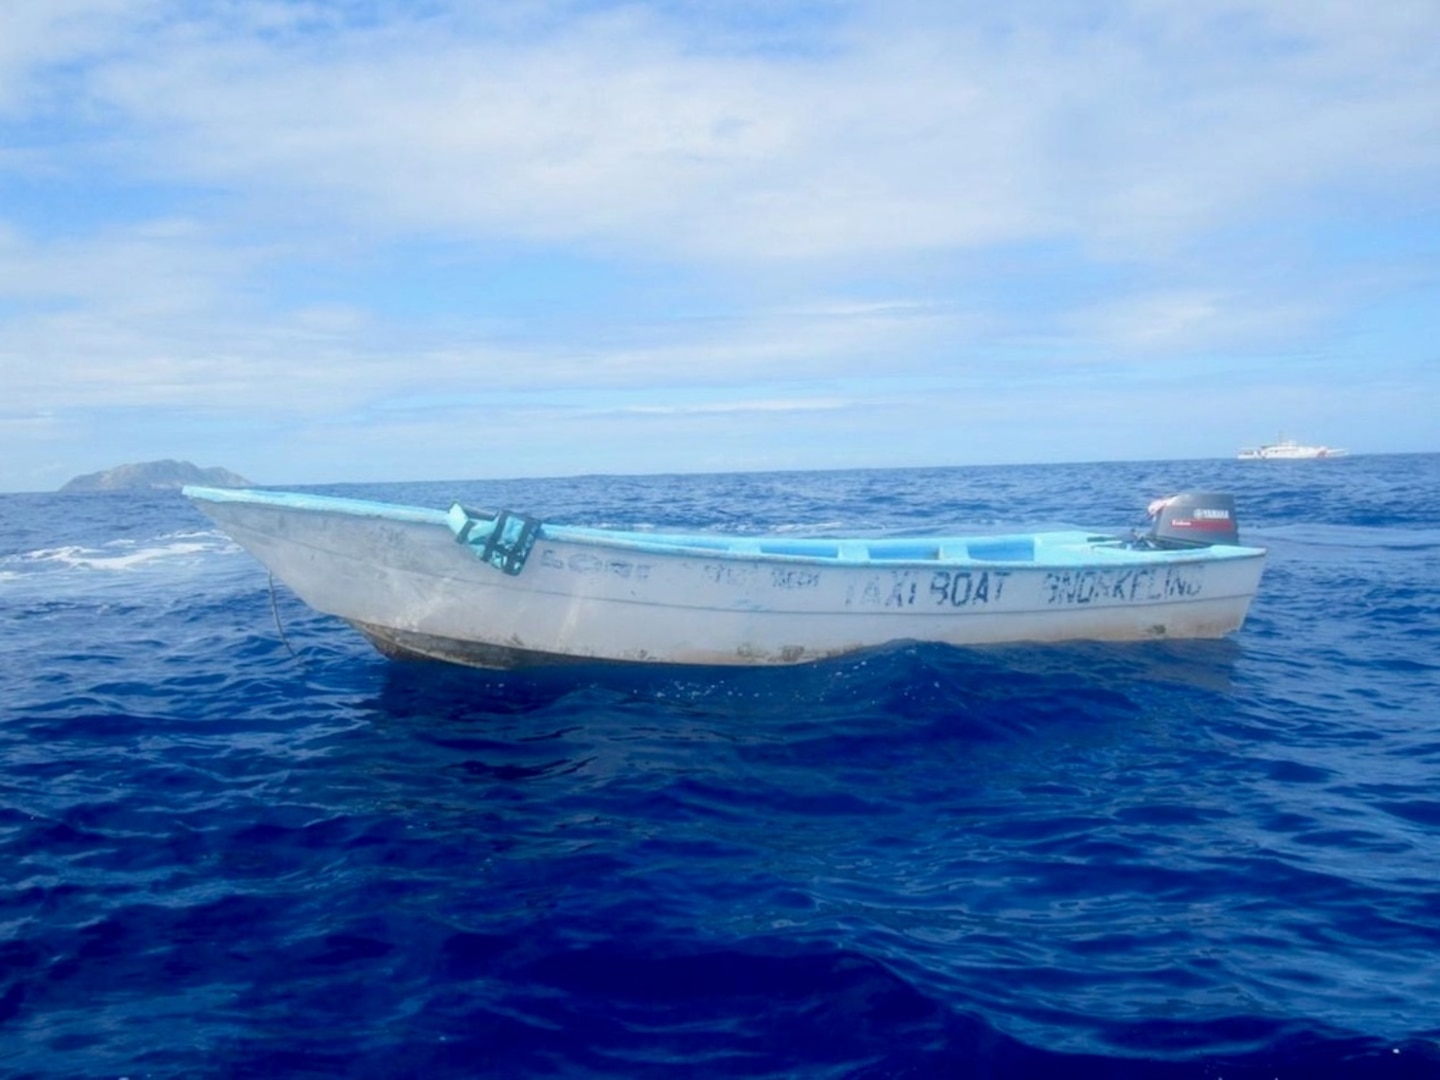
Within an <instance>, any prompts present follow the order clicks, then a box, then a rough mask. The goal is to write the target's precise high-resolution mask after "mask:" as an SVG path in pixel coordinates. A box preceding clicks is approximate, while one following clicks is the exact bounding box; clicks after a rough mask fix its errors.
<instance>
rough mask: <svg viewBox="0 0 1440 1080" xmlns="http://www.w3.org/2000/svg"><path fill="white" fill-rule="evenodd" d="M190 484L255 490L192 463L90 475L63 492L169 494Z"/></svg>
mask: <svg viewBox="0 0 1440 1080" xmlns="http://www.w3.org/2000/svg"><path fill="white" fill-rule="evenodd" d="M186 484H203V485H204V486H206V487H251V486H252V485H251V483H250V481H249V480H246V479H245V478H244V477H243V476H240V475H238V474H236V473H233V472H231V471H230V470H229V469H221V468H209V469H202V468H200V467H199V466H198V465H192V464H191V463H190V462H188V461H173V460H169V459H167V460H165V461H142V462H138V463H136V464H133V465H118V466H116V467H115V468H113V469H106V470H105V471H103V472H97V473H87V474H86V475H84V476H77V477H75V479H74V480H71V481H69V482H68V483H66V484H65V485H64V486H63V487H61V488H60V490H61V491H169V490H178V489H180V488H182V487H184V486H185V485H186Z"/></svg>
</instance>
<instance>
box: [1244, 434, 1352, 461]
mask: <svg viewBox="0 0 1440 1080" xmlns="http://www.w3.org/2000/svg"><path fill="white" fill-rule="evenodd" d="M1347 453H1348V451H1346V450H1336V449H1333V448H1331V447H1329V446H1305V445H1303V444H1301V443H1298V442H1296V441H1295V440H1294V439H1285V438H1282V439H1280V440H1279V441H1278V442H1273V443H1264V444H1262V445H1260V446H1246V447H1242V448H1241V450H1240V454H1239V459H1240V460H1241V461H1309V460H1311V459H1314V458H1335V457H1344V456H1345V455H1346V454H1347Z"/></svg>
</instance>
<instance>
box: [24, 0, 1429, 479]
mask: <svg viewBox="0 0 1440 1080" xmlns="http://www.w3.org/2000/svg"><path fill="white" fill-rule="evenodd" d="M1437 41H1440V4H1437V3H1436V2H1435V0H1384V2H1383V3H1374V2H1373V0H1364V2H1361V0H1083V2H1079V0H1077V2H1068V0H1012V2H1010V3H1006V4H996V3H993V2H992V0H728V2H723V3H721V2H714V0H637V2H633V3H621V2H604V0H504V2H501V0H489V2H486V0H5V2H4V3H3V4H0V491H45V490H53V489H55V488H57V487H59V486H60V485H61V484H63V483H64V482H65V481H67V480H69V479H71V478H72V477H74V476H77V475H80V474H83V473H89V472H94V471H98V470H101V469H106V468H110V467H113V466H116V465H119V464H123V463H127V462H137V461H149V460H156V459H162V458H178V459H183V460H188V461H192V462H194V463H195V464H197V465H202V466H221V467H224V468H227V469H230V470H232V471H234V472H238V473H241V474H242V475H244V476H246V477H248V478H249V479H250V480H252V481H254V482H255V483H258V484H271V485H285V484H296V485H299V484H319V483H329V482H342V481H390V480H432V479H433V480H442V479H481V478H499V477H527V476H565V475H577V474H591V473H664V472H711V471H715V472H723V471H749V470H770V469H828V468H847V467H895V466H943V465H985V464H1005V463H1047V462H1060V461H1112V460H1152V459H1185V458H1211V457H1230V456H1233V455H1234V454H1235V452H1236V451H1237V450H1238V449H1239V447H1240V446H1242V445H1254V444H1256V443H1260V442H1266V441H1273V440H1274V439H1276V438H1277V437H1279V436H1280V435H1282V434H1283V435H1287V436H1291V437H1295V438H1298V439H1300V440H1301V441H1307V442H1316V443H1326V444H1328V445H1330V446H1338V447H1346V448H1348V449H1349V450H1350V451H1351V452H1352V453H1396V452H1413V451H1421V452H1432V451H1437V450H1440V422H1437V421H1436V419H1435V417H1436V416H1437V415H1440V50H1437V48H1436V46H1435V42H1437Z"/></svg>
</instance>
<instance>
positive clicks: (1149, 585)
mask: <svg viewBox="0 0 1440 1080" xmlns="http://www.w3.org/2000/svg"><path fill="white" fill-rule="evenodd" d="M1204 587H1205V568H1204V567H1203V566H1164V567H1161V566H1145V567H1137V568H1134V569H1126V570H1097V569H1093V568H1091V569H1084V570H1051V571H1049V572H1047V573H1046V574H1045V581H1044V584H1043V585H1042V587H1041V595H1043V596H1044V598H1045V602H1046V603H1047V604H1049V605H1050V606H1052V607H1070V606H1072V605H1079V604H1106V603H1117V602H1118V603H1132V602H1134V601H1137V600H1138V601H1159V600H1185V599H1189V598H1192V597H1196V596H1199V595H1200V594H1201V592H1203V591H1204Z"/></svg>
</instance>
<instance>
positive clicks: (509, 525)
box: [446, 503, 542, 576]
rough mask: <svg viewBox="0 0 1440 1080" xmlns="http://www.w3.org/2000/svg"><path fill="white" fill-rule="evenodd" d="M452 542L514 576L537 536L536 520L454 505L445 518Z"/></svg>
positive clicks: (527, 556)
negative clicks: (463, 546)
mask: <svg viewBox="0 0 1440 1080" xmlns="http://www.w3.org/2000/svg"><path fill="white" fill-rule="evenodd" d="M446 518H447V519H448V521H449V523H450V531H451V532H453V533H454V534H455V539H456V540H457V541H458V542H459V543H462V544H464V545H465V546H466V547H468V548H469V549H470V550H471V551H473V552H475V554H476V555H477V556H478V557H479V558H481V559H483V560H484V561H485V562H487V563H489V564H490V565H491V566H494V567H496V568H497V569H499V570H501V571H503V572H504V573H506V574H510V575H512V576H513V575H515V574H518V573H520V571H521V570H523V569H525V560H526V559H527V558H529V557H530V549H531V548H532V547H534V546H535V539H536V537H538V536H539V535H540V526H541V524H542V522H541V521H540V519H539V518H533V517H528V516H526V515H525V514H517V513H514V512H513V511H510V510H501V511H500V512H499V513H498V514H487V513H484V512H483V511H480V510H469V509H467V508H466V507H463V506H461V505H460V504H459V503H456V504H455V505H453V506H452V507H450V512H449V513H448V514H447V515H446Z"/></svg>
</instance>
